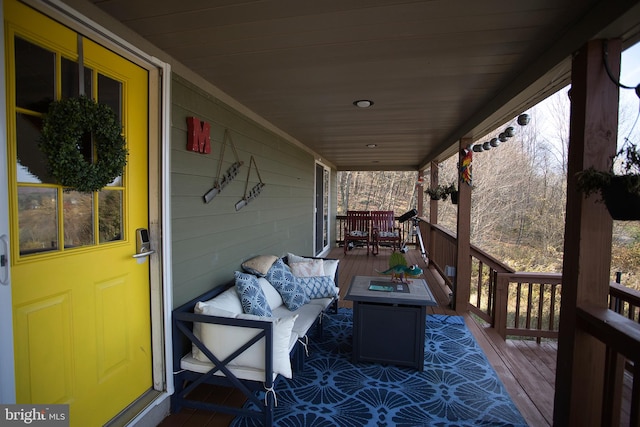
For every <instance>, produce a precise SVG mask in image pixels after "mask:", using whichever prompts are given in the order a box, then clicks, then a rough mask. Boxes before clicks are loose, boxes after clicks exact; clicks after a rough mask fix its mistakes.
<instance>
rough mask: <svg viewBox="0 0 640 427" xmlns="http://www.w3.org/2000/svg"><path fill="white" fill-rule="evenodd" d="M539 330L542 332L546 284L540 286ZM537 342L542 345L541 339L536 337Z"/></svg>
mask: <svg viewBox="0 0 640 427" xmlns="http://www.w3.org/2000/svg"><path fill="white" fill-rule="evenodd" d="M538 289H539V290H538V330H539V331H541V330H542V307H543V306H544V283H540V284H539V285H538ZM536 342H537V343H538V344H540V342H541V338H540V337H539V336H537V337H536Z"/></svg>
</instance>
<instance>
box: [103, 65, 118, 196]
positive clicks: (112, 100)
mask: <svg viewBox="0 0 640 427" xmlns="http://www.w3.org/2000/svg"><path fill="white" fill-rule="evenodd" d="M98 101H99V102H100V103H101V104H107V105H108V106H109V107H111V109H112V110H113V111H114V112H115V113H116V116H117V117H118V120H119V121H120V123H122V82H119V81H117V80H114V79H112V78H110V77H107V76H105V75H103V74H100V73H98ZM98 155H99V154H98ZM108 186H109V187H121V186H122V176H119V177H117V178H116V179H114V180H113V181H112V182H111V183H109V184H108Z"/></svg>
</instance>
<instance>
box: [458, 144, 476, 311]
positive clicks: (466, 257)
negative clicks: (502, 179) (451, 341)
mask: <svg viewBox="0 0 640 427" xmlns="http://www.w3.org/2000/svg"><path fill="white" fill-rule="evenodd" d="M472 142H473V141H472V139H471V138H462V139H461V140H460V146H459V150H458V152H459V154H458V163H459V164H461V163H462V158H463V156H464V154H463V153H464V149H465V148H467V147H469V146H470V145H471V143H472ZM459 176H460V173H459V172H458V226H457V244H458V248H457V251H456V252H457V255H456V277H455V280H454V283H455V286H454V291H453V309H454V310H456V311H458V312H464V311H467V310H468V307H469V297H470V295H471V186H470V185H468V184H465V183H462V182H460V178H459Z"/></svg>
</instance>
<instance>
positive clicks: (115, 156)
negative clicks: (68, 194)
mask: <svg viewBox="0 0 640 427" xmlns="http://www.w3.org/2000/svg"><path fill="white" fill-rule="evenodd" d="M88 133H90V134H91V135H92V137H93V142H94V148H93V149H94V152H93V154H94V156H95V157H96V161H95V162H90V161H87V159H86V158H85V156H84V155H83V153H82V151H81V144H82V139H83V137H84V135H86V134H88ZM40 150H41V151H42V153H43V154H44V155H45V158H46V160H47V167H48V170H49V173H50V174H51V176H52V177H54V178H55V179H56V181H57V182H58V184H60V185H62V186H64V187H68V188H69V189H71V190H76V191H80V192H83V193H91V192H94V191H98V190H100V189H102V188H104V187H105V186H107V185H108V184H109V183H111V182H113V180H114V179H116V178H117V177H118V176H120V175H122V170H123V169H124V167H125V165H126V164H127V154H128V152H127V149H126V142H125V139H124V136H123V135H122V126H121V124H120V121H119V120H118V116H117V115H116V113H115V112H114V111H113V109H111V107H109V106H108V105H106V104H100V103H98V102H96V101H94V100H92V99H91V98H88V97H86V96H80V97H77V98H64V99H61V100H60V101H55V102H52V103H51V105H50V106H49V111H48V113H47V114H46V115H45V117H44V121H43V126H42V135H41V138H40ZM92 157H93V156H92Z"/></svg>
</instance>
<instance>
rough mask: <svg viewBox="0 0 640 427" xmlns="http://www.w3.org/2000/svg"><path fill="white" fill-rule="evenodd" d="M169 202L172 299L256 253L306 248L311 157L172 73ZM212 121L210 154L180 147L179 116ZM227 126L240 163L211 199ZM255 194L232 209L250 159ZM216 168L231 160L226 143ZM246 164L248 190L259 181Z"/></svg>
mask: <svg viewBox="0 0 640 427" xmlns="http://www.w3.org/2000/svg"><path fill="white" fill-rule="evenodd" d="M171 115H172V117H171V121H172V129H171V132H172V134H171V141H172V142H171V144H172V146H171V180H172V183H171V209H172V215H171V218H172V223H171V225H172V232H173V234H172V245H173V286H174V306H178V305H180V304H181V303H183V302H185V301H187V300H189V299H190V298H192V297H194V296H196V295H199V294H201V293H203V292H205V291H206V290H208V289H210V288H211V287H212V286H214V285H216V284H217V285H219V284H222V283H225V282H226V281H228V280H230V279H232V278H233V272H234V270H237V269H239V268H240V264H241V263H242V261H244V260H246V259H248V258H250V257H252V256H254V255H262V254H273V255H277V256H281V255H286V253H287V252H293V253H298V254H301V255H311V254H312V251H313V204H314V198H313V196H314V165H315V162H314V158H313V156H312V155H311V154H310V153H308V152H307V151H304V150H302V149H300V148H298V147H296V146H294V145H293V144H292V143H289V142H287V141H285V140H284V139H282V138H281V137H279V136H277V135H275V134H273V133H272V132H270V131H268V130H266V129H264V128H263V127H261V126H259V125H257V124H256V123H254V122H253V121H251V120H249V119H248V118H246V117H245V116H243V115H242V114H240V113H238V112H237V111H235V110H233V109H232V108H230V107H229V106H227V105H225V104H224V103H222V102H221V101H219V100H218V99H216V98H214V97H213V96H211V95H209V94H207V93H205V92H204V91H202V90H200V89H199V88H197V87H195V86H194V85H193V84H191V83H189V82H188V81H186V80H185V79H183V78H181V77H179V76H177V75H174V76H173V81H172V113H171ZM190 116H194V117H197V118H198V119H200V120H204V121H207V122H208V123H209V124H210V125H211V153H210V154H206V155H205V154H200V153H196V152H192V151H187V150H186V144H187V122H186V118H187V117H190ZM225 129H229V131H230V133H231V138H232V140H233V143H234V145H235V147H236V149H237V152H238V156H239V158H240V160H241V161H243V162H244V165H243V166H242V167H241V168H240V172H239V173H238V176H237V177H236V179H235V180H234V181H233V182H231V183H230V184H229V185H228V186H227V187H225V188H224V189H223V191H222V192H221V193H220V194H219V195H218V196H216V197H215V198H214V199H213V200H212V201H211V202H210V203H208V204H205V203H204V201H203V199H202V196H203V195H204V194H205V193H206V192H207V191H208V190H209V189H210V188H211V187H212V186H213V183H214V181H215V177H216V175H217V172H218V159H219V157H220V147H221V144H222V141H223V135H224V130H225ZM251 156H253V157H254V158H255V162H256V164H257V166H258V170H259V172H260V176H261V178H262V181H263V182H264V183H265V184H266V186H265V187H264V189H263V191H262V193H261V194H260V195H259V196H258V197H257V198H256V199H255V200H253V201H252V202H251V203H249V204H248V205H247V206H245V207H244V208H242V209H241V210H240V211H238V212H236V210H235V204H236V203H237V202H238V201H239V200H240V199H242V197H243V195H244V189H245V182H246V180H247V171H248V170H249V169H248V168H249V163H250V158H251ZM223 159H224V160H223V165H222V173H224V172H225V171H226V170H227V168H228V167H229V166H230V165H231V164H232V163H233V162H234V161H235V157H234V155H233V150H232V149H231V147H230V146H227V147H226V149H225V153H224V158H223ZM258 182H259V180H258V176H257V174H256V171H255V169H252V170H251V175H250V177H249V189H251V188H252V187H253V186H254V185H255V184H256V183H258Z"/></svg>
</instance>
